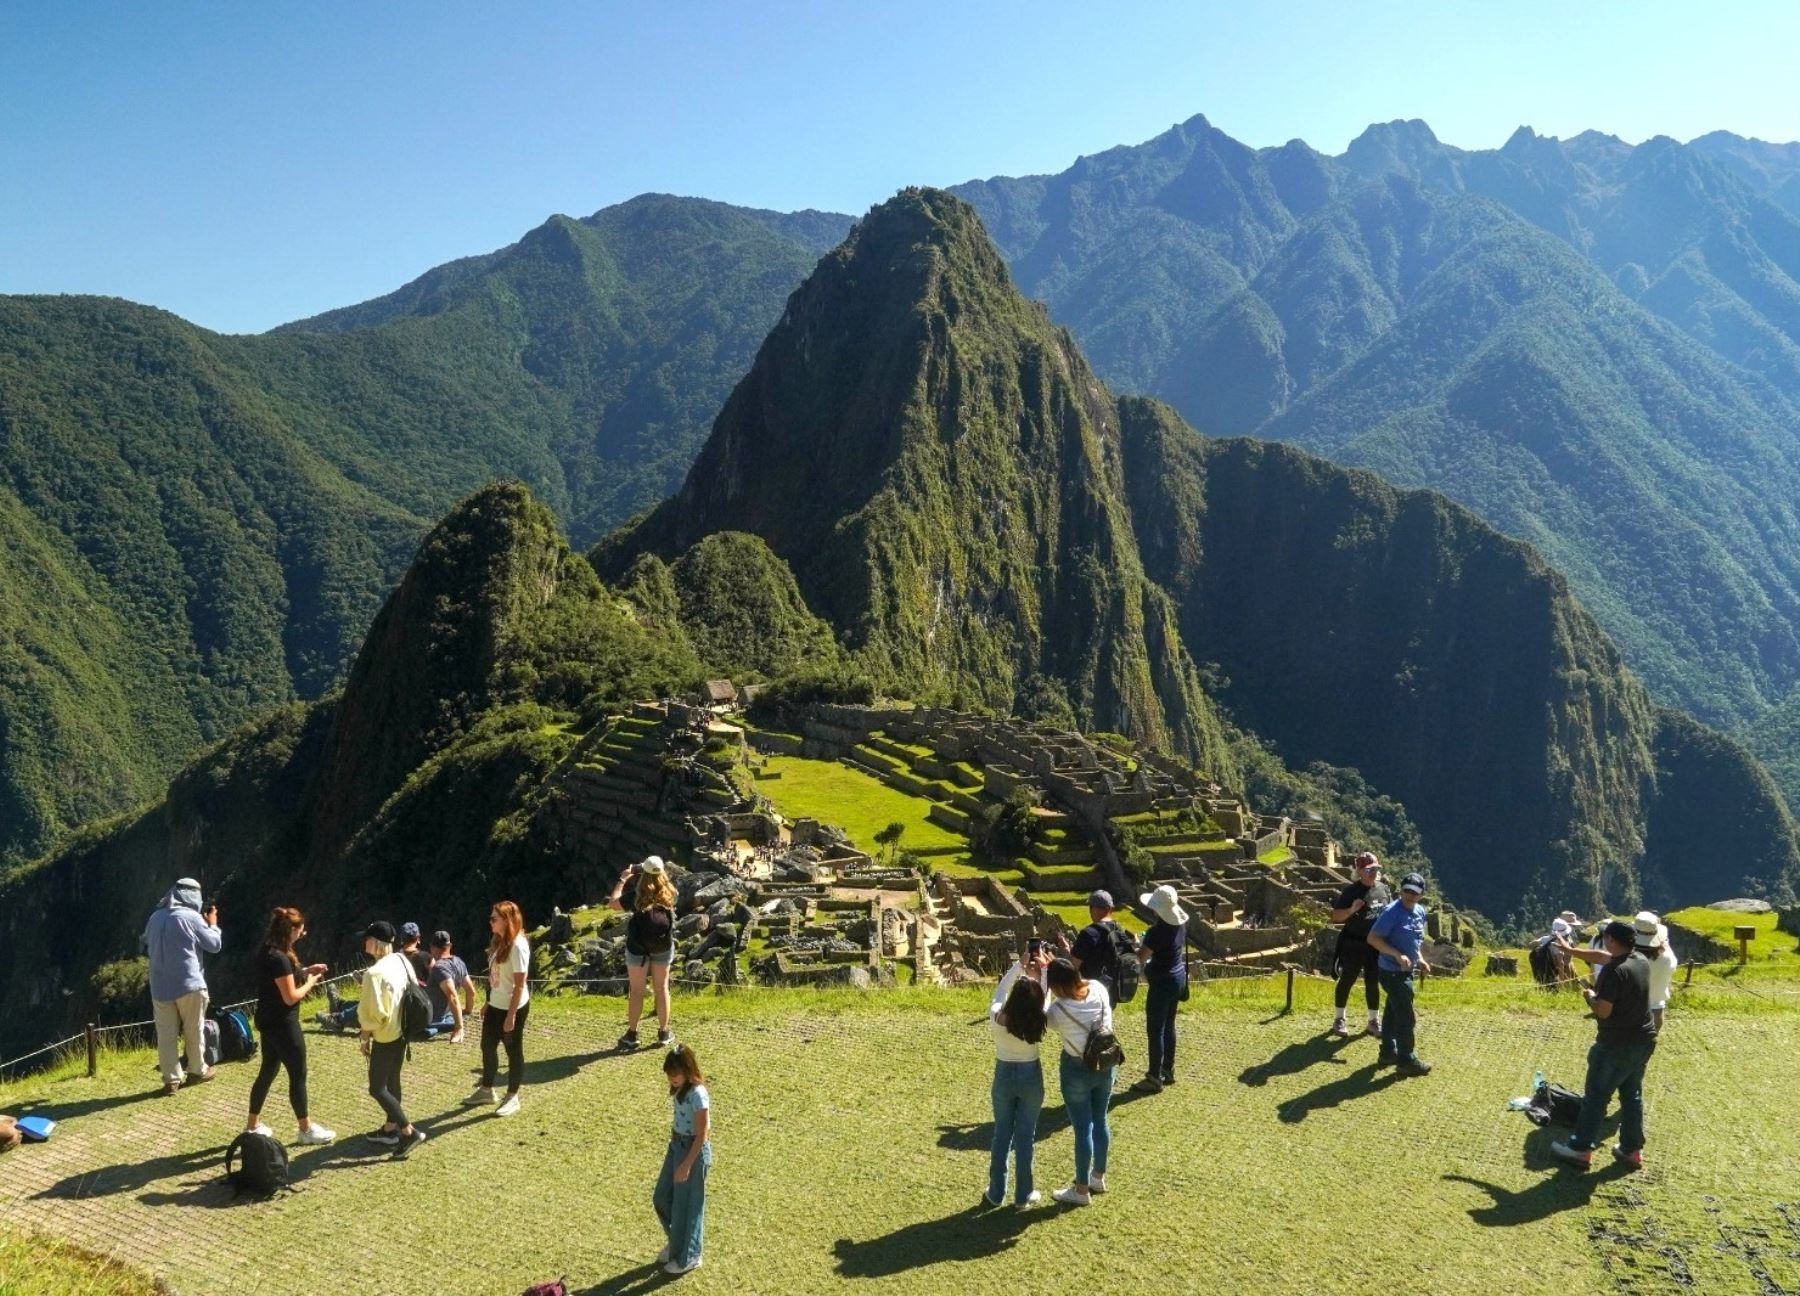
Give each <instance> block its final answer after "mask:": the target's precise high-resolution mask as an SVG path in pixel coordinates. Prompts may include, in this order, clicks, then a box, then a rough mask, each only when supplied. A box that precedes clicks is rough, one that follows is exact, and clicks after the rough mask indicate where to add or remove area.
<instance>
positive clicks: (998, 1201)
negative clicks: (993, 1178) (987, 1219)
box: [981, 1188, 1006, 1206]
mask: <svg viewBox="0 0 1800 1296" xmlns="http://www.w3.org/2000/svg"><path fill="white" fill-rule="evenodd" d="M981 1200H982V1201H984V1202H986V1203H987V1204H988V1205H989V1206H1004V1205H1006V1198H1004V1197H990V1196H988V1190H987V1189H985V1188H983V1189H982V1190H981Z"/></svg>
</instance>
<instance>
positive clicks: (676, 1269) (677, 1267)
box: [663, 1256, 700, 1275]
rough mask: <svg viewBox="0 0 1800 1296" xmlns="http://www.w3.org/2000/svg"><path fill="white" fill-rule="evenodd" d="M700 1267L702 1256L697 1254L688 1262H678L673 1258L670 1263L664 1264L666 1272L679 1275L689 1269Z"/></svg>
mask: <svg viewBox="0 0 1800 1296" xmlns="http://www.w3.org/2000/svg"><path fill="white" fill-rule="evenodd" d="M699 1267H700V1257H699V1256H695V1257H694V1258H693V1259H692V1260H691V1261H689V1262H688V1263H687V1264H676V1263H675V1262H674V1261H673V1260H671V1261H669V1263H668V1264H666V1265H664V1266H663V1272H664V1273H666V1274H678V1275H679V1274H684V1273H687V1272H688V1271H689V1270H692V1269H698V1268H699Z"/></svg>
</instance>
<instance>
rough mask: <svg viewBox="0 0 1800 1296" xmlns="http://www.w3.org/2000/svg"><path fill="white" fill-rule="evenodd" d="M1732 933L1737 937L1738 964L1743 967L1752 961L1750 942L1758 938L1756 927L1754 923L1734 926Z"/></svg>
mask: <svg viewBox="0 0 1800 1296" xmlns="http://www.w3.org/2000/svg"><path fill="white" fill-rule="evenodd" d="M1731 934H1732V935H1734V936H1736V937H1737V943H1738V966H1739V967H1742V966H1743V965H1744V964H1746V963H1748V962H1749V961H1750V942H1751V941H1753V940H1755V939H1756V928H1755V926H1754V925H1752V926H1748V927H1734V928H1732V933H1731Z"/></svg>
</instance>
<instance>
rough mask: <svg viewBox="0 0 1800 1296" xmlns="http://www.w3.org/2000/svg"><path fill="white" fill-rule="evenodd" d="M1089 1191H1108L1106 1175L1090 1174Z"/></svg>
mask: <svg viewBox="0 0 1800 1296" xmlns="http://www.w3.org/2000/svg"><path fill="white" fill-rule="evenodd" d="M1088 1191H1089V1192H1097V1193H1103V1192H1105V1191H1106V1176H1105V1175H1103V1174H1091V1175H1089V1176H1088Z"/></svg>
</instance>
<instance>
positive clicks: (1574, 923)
mask: <svg viewBox="0 0 1800 1296" xmlns="http://www.w3.org/2000/svg"><path fill="white" fill-rule="evenodd" d="M1556 916H1557V917H1558V918H1561V919H1562V920H1563V921H1564V922H1566V923H1568V924H1569V926H1570V927H1571V928H1581V927H1585V926H1587V924H1586V923H1584V922H1582V921H1581V919H1579V918H1577V917H1576V916H1575V911H1574V910H1573V909H1564V910H1563V911H1562V912H1561V913H1559V914H1557V915H1556Z"/></svg>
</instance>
